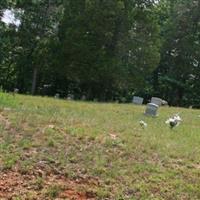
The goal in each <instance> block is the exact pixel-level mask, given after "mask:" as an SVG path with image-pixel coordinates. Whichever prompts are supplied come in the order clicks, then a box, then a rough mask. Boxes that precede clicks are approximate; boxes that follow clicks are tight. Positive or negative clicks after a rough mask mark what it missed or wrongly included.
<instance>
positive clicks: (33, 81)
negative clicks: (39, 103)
mask: <svg viewBox="0 0 200 200" xmlns="http://www.w3.org/2000/svg"><path fill="white" fill-rule="evenodd" d="M37 74H38V69H37V67H35V68H34V69H33V80H32V88H31V94H32V95H34V94H35V89H36V83H37Z"/></svg>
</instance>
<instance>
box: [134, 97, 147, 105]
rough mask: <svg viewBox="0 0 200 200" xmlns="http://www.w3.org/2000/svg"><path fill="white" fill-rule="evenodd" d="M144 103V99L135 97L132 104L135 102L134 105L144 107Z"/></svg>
mask: <svg viewBox="0 0 200 200" xmlns="http://www.w3.org/2000/svg"><path fill="white" fill-rule="evenodd" d="M143 101H144V99H143V98H142V97H137V96H134V97H133V101H132V102H133V103H134V104H137V105H142V104H143Z"/></svg>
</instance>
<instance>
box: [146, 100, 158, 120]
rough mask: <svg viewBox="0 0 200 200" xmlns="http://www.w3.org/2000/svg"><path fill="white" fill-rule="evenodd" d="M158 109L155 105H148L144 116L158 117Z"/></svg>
mask: <svg viewBox="0 0 200 200" xmlns="http://www.w3.org/2000/svg"><path fill="white" fill-rule="evenodd" d="M158 108H159V106H158V105H157V104H154V103H148V104H147V107H146V110H145V115H149V116H152V117H156V116H157V115H158V114H157V111H158Z"/></svg>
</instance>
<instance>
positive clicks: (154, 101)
mask: <svg viewBox="0 0 200 200" xmlns="http://www.w3.org/2000/svg"><path fill="white" fill-rule="evenodd" d="M151 103H154V104H156V105H158V106H161V105H162V99H160V98H158V97H152V98H151Z"/></svg>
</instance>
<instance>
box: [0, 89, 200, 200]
mask: <svg viewBox="0 0 200 200" xmlns="http://www.w3.org/2000/svg"><path fill="white" fill-rule="evenodd" d="M144 109H145V107H144V106H134V105H132V104H126V105H125V104H111V103H110V104H109V103H108V104H103V103H87V102H74V101H64V100H55V99H52V98H46V97H45V98H44V97H31V96H22V95H16V96H12V95H6V94H2V93H1V94H0V177H1V179H0V199H9V198H10V199H16V200H19V199H82V200H84V199H116V200H117V199H132V200H134V199H169V200H171V199H200V179H199V176H200V170H199V169H200V156H199V155H200V148H199V144H200V117H199V115H200V111H199V110H192V109H182V108H168V107H162V108H160V109H159V116H158V117H157V118H151V117H145V116H144V115H143V112H144ZM178 112H180V115H181V117H182V119H183V122H182V123H181V124H180V126H178V127H176V128H175V129H173V130H171V129H170V128H169V127H168V126H167V125H166V124H165V121H166V119H167V118H168V117H170V116H171V115H173V114H175V113H178ZM140 120H144V121H145V122H147V123H148V126H147V128H145V129H143V128H142V127H140V124H139V121H140Z"/></svg>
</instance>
